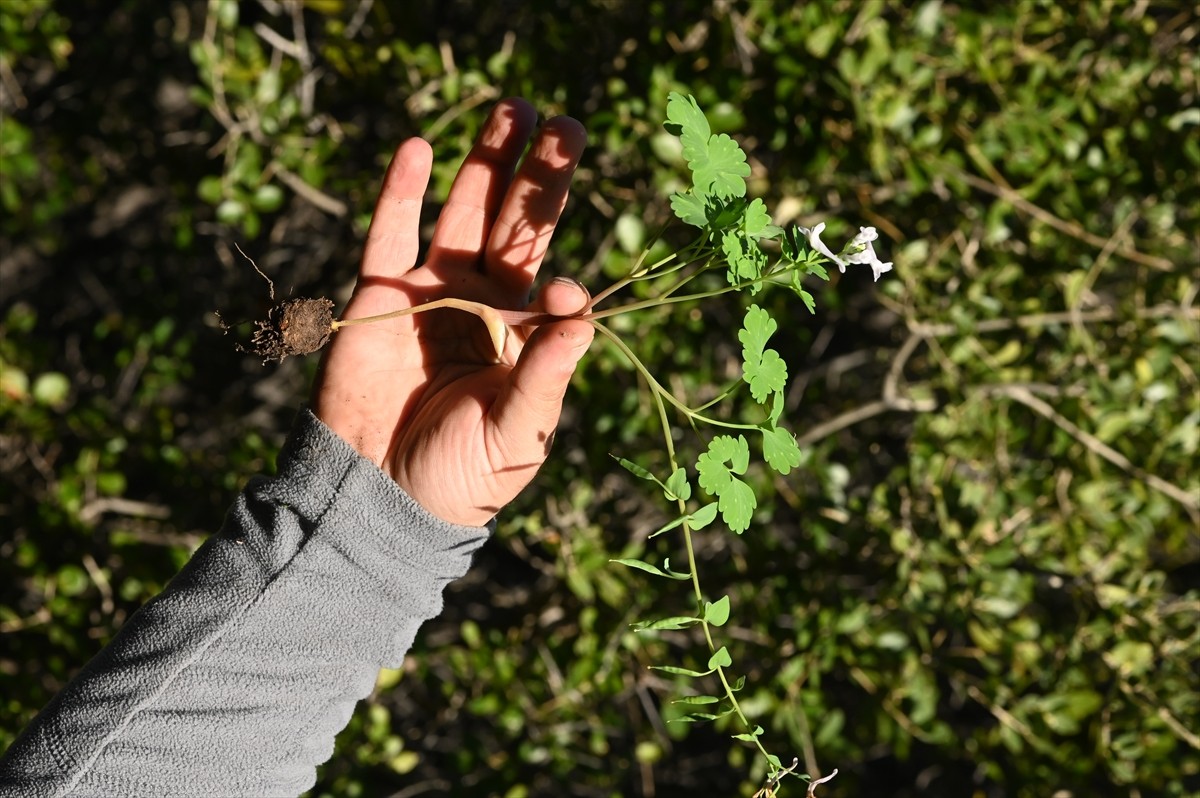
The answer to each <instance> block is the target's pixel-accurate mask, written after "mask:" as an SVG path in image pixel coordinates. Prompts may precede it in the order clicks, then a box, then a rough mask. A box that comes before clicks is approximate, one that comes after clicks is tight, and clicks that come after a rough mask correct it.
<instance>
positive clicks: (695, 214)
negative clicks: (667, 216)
mask: <svg viewBox="0 0 1200 798" xmlns="http://www.w3.org/2000/svg"><path fill="white" fill-rule="evenodd" d="M671 210H672V211H674V212H675V216H676V217H677V218H678V219H679V220H680V221H682V222H686V223H687V224H690V225H692V226H693V227H707V226H708V208H707V207H706V206H705V204H704V197H700V196H697V195H695V194H679V193H675V194H672V195H671Z"/></svg>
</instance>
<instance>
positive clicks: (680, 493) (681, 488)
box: [663, 466, 692, 501]
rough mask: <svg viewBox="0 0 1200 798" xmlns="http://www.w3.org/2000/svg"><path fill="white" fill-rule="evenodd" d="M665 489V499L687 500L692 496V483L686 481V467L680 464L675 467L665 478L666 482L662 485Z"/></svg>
mask: <svg viewBox="0 0 1200 798" xmlns="http://www.w3.org/2000/svg"><path fill="white" fill-rule="evenodd" d="M663 488H664V489H665V491H666V494H667V499H669V500H671V501H674V500H675V499H682V500H683V501H687V500H688V499H690V498H692V485H691V483H690V482H688V478H687V469H685V468H683V467H682V466H680V467H679V468H676V469H675V470H674V471H673V472H672V473H671V476H670V477H668V478H667V481H666V484H665V485H664V486H663Z"/></svg>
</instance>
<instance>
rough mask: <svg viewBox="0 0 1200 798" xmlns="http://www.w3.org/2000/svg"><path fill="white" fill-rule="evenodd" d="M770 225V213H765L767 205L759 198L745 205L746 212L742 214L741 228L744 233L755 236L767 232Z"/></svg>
mask: <svg viewBox="0 0 1200 798" xmlns="http://www.w3.org/2000/svg"><path fill="white" fill-rule="evenodd" d="M770 225H771V214H769V213H767V206H766V204H765V203H763V201H762V200H761V199H755V200H754V201H753V202H751V203H750V204H749V205H747V206H746V213H745V214H744V215H743V216H742V229H743V230H745V231H746V235H748V236H750V237H751V238H754V237H757V236H759V235H761V234H763V233H765V232H767V228H768V227H769V226H770Z"/></svg>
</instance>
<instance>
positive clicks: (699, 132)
mask: <svg viewBox="0 0 1200 798" xmlns="http://www.w3.org/2000/svg"><path fill="white" fill-rule="evenodd" d="M664 127H666V129H667V130H668V131H670V132H671V133H673V134H675V135H676V136H679V141H680V143H681V144H683V157H684V158H686V159H687V160H688V161H692V160H695V159H696V158H699V157H701V156H703V155H704V154H705V153H707V152H708V138H709V136H710V135H712V128H710V127H709V126H708V119H707V118H706V117H705V116H704V112H703V111H701V110H700V104H699V103H697V102H696V98H695V97H693V96H692V95H690V94H688V95H683V94H680V93H679V92H677V91H673V92H671V93H670V94H668V95H667V121H666V123H665V125H664Z"/></svg>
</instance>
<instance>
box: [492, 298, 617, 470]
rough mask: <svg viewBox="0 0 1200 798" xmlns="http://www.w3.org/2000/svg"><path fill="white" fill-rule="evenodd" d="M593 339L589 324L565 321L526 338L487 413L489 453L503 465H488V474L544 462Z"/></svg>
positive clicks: (539, 330) (546, 325)
mask: <svg viewBox="0 0 1200 798" xmlns="http://www.w3.org/2000/svg"><path fill="white" fill-rule="evenodd" d="M594 334H595V330H594V329H593V328H592V325H591V324H589V323H588V322H586V321H582V320H579V319H564V320H563V321H558V322H553V323H551V324H545V325H543V326H541V327H539V328H538V329H537V330H536V331H535V332H534V334H533V335H532V336H530V338H529V341H528V342H527V343H526V344H525V347H524V349H523V350H522V351H521V356H520V358H519V359H518V360H517V365H516V366H515V367H514V368H513V370H512V371H511V372H510V373H509V375H508V380H507V381H506V382H505V384H504V386H503V387H502V388H501V390H500V393H499V394H498V395H497V397H496V400H495V402H494V404H493V405H492V409H491V412H490V413H489V414H488V417H489V420H490V421H491V422H492V423H491V427H490V429H489V434H490V435H491V436H492V443H493V446H492V447H491V451H493V452H498V453H500V456H501V457H503V458H504V460H505V461H504V462H496V463H492V467H493V469H496V470H501V469H516V468H525V467H528V466H529V465H530V464H531V463H533V464H540V463H541V462H542V461H543V460H544V459H545V458H546V455H547V454H548V453H549V450H550V442H551V440H552V439H553V436H554V430H555V428H556V427H557V426H558V417H559V414H560V413H561V412H562V401H563V396H564V395H565V394H566V392H567V386H568V385H569V384H570V382H571V376H572V375H573V374H574V373H575V367H576V365H577V364H578V363H579V360H580V358H582V357H583V354H584V352H586V351H587V348H588V345H589V344H590V343H591V342H592V337H593V335H594Z"/></svg>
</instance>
